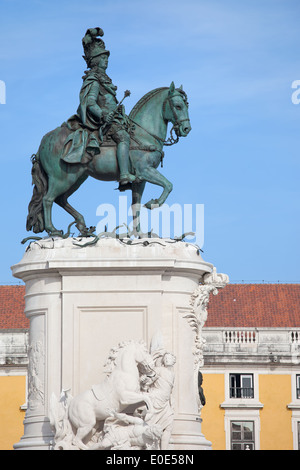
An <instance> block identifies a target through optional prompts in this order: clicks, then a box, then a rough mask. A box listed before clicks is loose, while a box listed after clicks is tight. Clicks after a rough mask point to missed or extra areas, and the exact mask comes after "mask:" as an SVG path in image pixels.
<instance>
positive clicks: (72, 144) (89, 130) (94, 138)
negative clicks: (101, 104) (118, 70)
mask: <svg viewBox="0 0 300 470" xmlns="http://www.w3.org/2000/svg"><path fill="white" fill-rule="evenodd" d="M95 81H97V82H99V81H100V83H101V86H102V87H103V88H104V89H105V90H106V92H108V93H110V94H113V95H114V96H115V95H116V87H115V86H114V85H113V84H112V83H111V79H110V78H109V77H108V76H107V75H106V74H105V73H104V74H99V72H95V71H92V70H91V71H88V72H86V75H85V77H84V81H83V84H82V87H81V90H80V94H79V100H80V104H79V107H78V109H77V114H74V115H73V116H71V117H70V118H69V119H68V121H67V122H66V123H64V124H65V125H66V126H67V127H68V128H69V129H70V130H71V131H72V132H71V133H70V135H69V136H68V138H67V139H66V141H65V143H64V151H63V155H62V159H63V160H64V161H65V162H67V163H86V162H87V161H89V160H91V159H92V158H93V156H95V155H98V154H99V153H100V146H101V144H102V142H101V141H100V140H99V138H98V133H99V121H97V120H96V119H94V118H93V116H92V115H91V114H90V113H88V111H87V102H88V96H89V93H90V91H91V87H92V85H93V83H94V82H95Z"/></svg>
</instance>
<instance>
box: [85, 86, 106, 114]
mask: <svg viewBox="0 0 300 470" xmlns="http://www.w3.org/2000/svg"><path fill="white" fill-rule="evenodd" d="M99 92H100V85H99V83H97V82H96V81H95V82H94V83H93V84H92V86H91V88H90V90H89V94H88V97H87V109H88V110H89V112H90V113H91V114H92V115H93V116H94V117H96V118H97V119H99V121H100V120H101V119H102V115H103V112H102V109H101V108H100V106H99V105H98V103H97V99H98V95H99Z"/></svg>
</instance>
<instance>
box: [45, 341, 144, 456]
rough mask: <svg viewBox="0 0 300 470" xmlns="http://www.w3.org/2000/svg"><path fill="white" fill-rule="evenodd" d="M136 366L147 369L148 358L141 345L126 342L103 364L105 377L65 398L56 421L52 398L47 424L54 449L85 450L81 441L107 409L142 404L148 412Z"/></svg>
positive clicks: (58, 403)
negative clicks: (50, 425)
mask: <svg viewBox="0 0 300 470" xmlns="http://www.w3.org/2000/svg"><path fill="white" fill-rule="evenodd" d="M139 364H142V365H143V366H144V367H145V368H146V369H147V368H149V370H150V367H149V364H151V356H150V355H149V353H148V351H147V349H146V347H145V344H144V343H141V342H134V341H129V342H126V343H121V344H120V345H119V346H118V347H117V348H113V349H112V350H111V353H110V357H109V360H108V363H107V364H106V365H110V369H111V370H110V371H109V372H108V375H107V377H106V378H105V379H104V380H103V381H102V382H100V383H99V384H97V385H94V386H93V387H92V388H91V389H90V390H87V391H85V392H83V393H81V394H79V395H77V396H76V397H74V398H71V399H69V400H68V406H67V407H66V408H65V417H64V418H63V419H61V418H60V422H58V419H57V417H58V416H59V415H60V416H61V415H62V413H61V412H59V410H60V411H61V409H60V408H59V407H60V406H61V402H58V401H57V399H55V397H54V396H52V400H51V401H52V403H51V409H52V412H51V416H52V417H51V418H50V422H51V424H52V426H53V427H54V428H55V429H56V436H55V441H56V444H57V448H60V449H68V448H69V449H70V448H74V447H76V448H79V449H82V450H84V449H88V448H89V447H88V446H87V445H86V444H85V443H84V442H83V441H84V440H85V438H87V437H88V436H89V435H90V434H91V432H92V431H93V430H96V429H97V427H98V424H99V423H100V422H101V421H104V420H105V419H106V418H107V417H108V416H110V414H111V410H115V411H116V412H121V411H123V410H124V409H125V408H126V407H127V406H129V405H134V404H138V403H141V402H144V403H145V404H146V406H147V407H148V411H149V413H152V403H151V400H150V398H149V396H148V395H147V394H146V393H142V392H141V389H140V375H139V369H138V365H139ZM59 430H63V432H62V433H61V432H60V431H59ZM70 433H72V435H70Z"/></svg>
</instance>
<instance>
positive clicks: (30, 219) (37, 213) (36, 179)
mask: <svg viewBox="0 0 300 470" xmlns="http://www.w3.org/2000/svg"><path fill="white" fill-rule="evenodd" d="M31 161H32V169H31V175H32V184H34V188H33V195H32V198H31V201H30V203H29V206H28V216H27V221H26V230H28V231H30V230H33V232H34V233H39V232H43V231H44V229H45V222H44V209H43V197H44V196H45V194H46V193H47V190H48V178H47V175H46V173H45V171H44V169H43V167H42V165H41V163H40V159H39V155H38V154H37V155H35V154H34V155H32V157H31Z"/></svg>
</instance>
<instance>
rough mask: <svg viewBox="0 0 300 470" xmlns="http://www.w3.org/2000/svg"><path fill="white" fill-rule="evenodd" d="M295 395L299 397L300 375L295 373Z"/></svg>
mask: <svg viewBox="0 0 300 470" xmlns="http://www.w3.org/2000/svg"><path fill="white" fill-rule="evenodd" d="M296 397H297V398H300V375H296Z"/></svg>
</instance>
